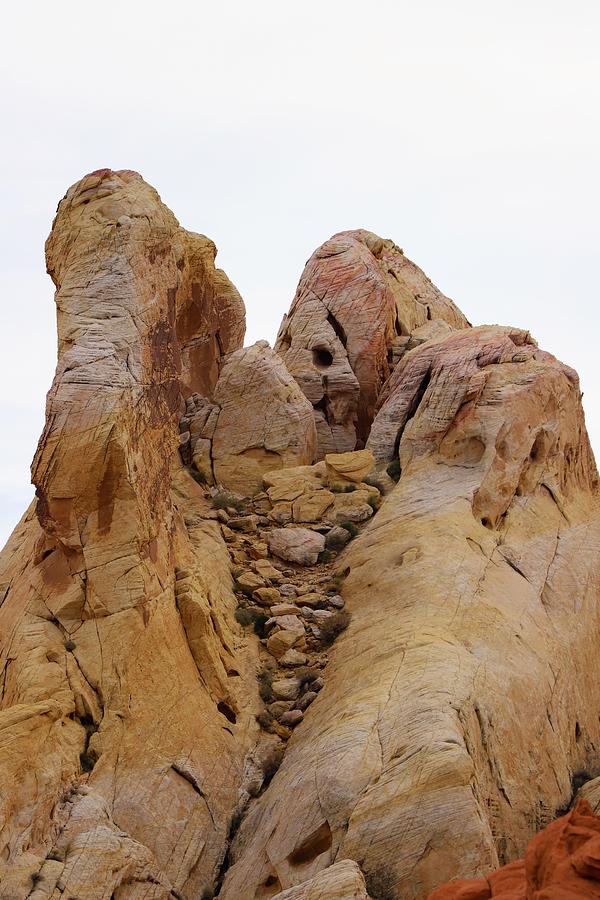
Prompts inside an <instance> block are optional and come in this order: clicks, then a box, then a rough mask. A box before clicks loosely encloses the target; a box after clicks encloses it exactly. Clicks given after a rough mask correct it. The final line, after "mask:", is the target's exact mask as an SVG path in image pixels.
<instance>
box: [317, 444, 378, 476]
mask: <svg viewBox="0 0 600 900" xmlns="http://www.w3.org/2000/svg"><path fill="white" fill-rule="evenodd" d="M325 464H326V466H327V481H328V483H329V484H332V483H335V482H339V481H340V480H345V481H351V482H354V483H359V482H361V481H364V480H365V478H366V477H367V475H368V474H369V472H371V471H372V469H373V466H374V464H375V457H374V456H373V453H372V452H371V451H370V450H352V451H349V452H348V453H328V454H327V455H326V457H325Z"/></svg>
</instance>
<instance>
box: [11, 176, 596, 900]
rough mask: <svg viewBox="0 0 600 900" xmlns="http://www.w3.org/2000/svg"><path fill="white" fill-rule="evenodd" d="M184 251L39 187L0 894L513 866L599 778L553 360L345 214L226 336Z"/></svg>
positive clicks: (314, 894)
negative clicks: (46, 311) (39, 286)
mask: <svg viewBox="0 0 600 900" xmlns="http://www.w3.org/2000/svg"><path fill="white" fill-rule="evenodd" d="M215 252H216V251H215V247H214V245H213V244H212V242H211V241H210V240H208V238H205V237H203V236H201V235H196V234H193V233H190V232H187V231H185V230H184V229H183V228H181V227H180V225H179V223H178V222H177V220H176V219H175V217H174V216H173V214H172V213H171V212H170V211H169V210H168V209H167V208H166V207H165V206H164V205H163V203H162V202H161V200H160V198H159V196H158V194H157V193H156V191H155V190H154V189H153V188H151V187H150V186H149V185H148V184H146V182H144V180H143V179H142V178H141V176H139V175H138V174H137V173H135V172H130V171H119V172H113V171H111V170H108V169H106V170H100V171H98V172H94V173H92V174H90V175H87V176H86V177H85V178H83V179H82V180H81V181H80V182H78V183H77V184H75V185H74V186H73V187H72V188H70V189H69V191H68V192H67V194H66V196H65V198H64V199H63V200H62V201H61V203H60V204H59V208H58V212H57V216H56V219H55V221H54V225H53V228H52V233H51V235H50V237H49V239H48V243H47V263H48V271H49V273H50V274H51V276H52V278H53V280H54V283H55V285H56V306H57V317H58V350H59V353H58V365H57V371H56V376H55V379H54V382H53V384H52V387H51V389H50V392H49V394H48V402H47V411H46V422H45V426H44V431H43V433H42V436H41V439H40V443H39V446H38V449H37V452H36V455H35V459H34V461H33V466H32V478H33V482H34V484H35V486H36V495H37V496H36V500H35V501H34V503H33V504H32V506H31V507H30V509H29V510H28V511H27V512H26V514H25V515H24V517H23V519H22V520H21V522H20V523H19V525H18V526H17V528H16V529H15V531H14V533H13V535H12V537H11V538H10V540H9V542H8V544H7V546H6V548H5V549H4V551H3V552H2V554H1V555H0V653H1V656H0V672H1V684H2V692H1V695H0V883H1V885H2V887H1V889H0V893H1V895H2V897H3V898H4V897H6V898H7V900H25V898H32V900H59V898H60V897H77V898H78V900H98V898H106V900H110V898H112V897H114V898H118V900H142V898H144V900H147V898H150V900H166V898H184V900H198V898H208V897H211V896H217V895H218V896H219V898H220V900H264V898H267V897H276V896H280V897H281V900H284V898H285V900H347V898H355V900H369V898H372V900H378V898H381V897H386V900H387V898H393V897H396V898H410V900H424V898H426V897H428V895H429V894H430V893H431V892H432V891H435V890H436V889H438V888H440V886H442V885H444V884H445V883H446V882H449V881H451V880H453V879H463V880H465V879H467V880H468V879H480V880H481V879H482V878H485V879H487V881H486V882H484V885H485V884H486V883H487V884H489V885H491V886H495V885H496V884H500V880H498V879H501V878H502V877H504V875H506V873H507V872H509V874H510V872H513V873H517V875H518V877H519V878H521V882H522V880H523V877H524V875H523V873H524V869H523V866H522V865H521V864H520V863H516V862H515V861H516V860H518V859H520V858H521V857H522V856H523V855H524V854H525V851H526V847H527V844H528V842H529V841H530V840H531V838H532V837H533V836H534V835H535V834H536V832H538V831H540V830H541V829H542V828H543V827H544V826H545V825H547V824H548V823H549V822H551V821H552V820H553V819H554V818H555V816H556V815H557V813H558V812H559V811H561V810H564V809H566V808H568V806H569V804H570V802H571V799H572V792H573V777H574V776H573V773H576V772H579V771H585V772H588V773H589V774H590V777H591V776H592V775H598V771H599V770H598V767H597V759H596V753H597V750H596V748H597V747H598V746H599V744H600V722H599V718H598V709H599V708H600V687H599V685H600V677H599V675H600V672H599V658H600V657H599V654H598V648H597V643H598V638H597V636H598V632H599V630H600V613H599V608H600V607H599V603H598V599H599V597H600V509H599V494H598V477H597V472H596V467H595V463H594V459H593V455H592V452H591V449H590V446H589V442H588V438H587V434H586V430H585V423H584V418H583V411H582V408H581V394H580V389H579V383H578V379H577V375H576V373H575V372H574V371H573V370H572V369H570V368H568V367H567V366H565V365H563V364H562V363H560V362H558V361H557V360H556V359H555V358H554V357H553V356H551V355H550V354H548V353H545V352H544V351H543V350H541V349H540V348H539V347H538V346H537V344H536V342H535V340H534V339H533V338H532V337H531V335H530V334H529V332H527V331H523V330H521V329H517V328H510V327H500V326H482V327H476V328H471V327H470V325H469V323H468V322H467V321H466V319H465V318H464V317H463V316H462V314H461V313H460V312H459V310H458V309H457V308H456V307H455V306H454V304H453V303H452V302H451V301H450V300H448V299H447V298H446V297H444V296H443V295H442V294H441V293H440V292H439V291H438V290H437V289H436V288H435V287H434V286H433V285H432V284H431V282H430V281H429V280H428V279H427V278H426V277H425V275H424V274H423V273H422V272H421V270H420V269H418V268H417V267H416V266H415V265H414V264H413V263H411V262H410V261H409V260H407V259H406V257H404V255H403V254H402V251H400V250H399V249H398V248H397V247H396V246H395V245H394V244H393V243H392V242H391V241H384V240H382V239H381V238H378V237H376V236H375V235H373V234H371V233H370V232H366V231H353V232H342V233H340V234H338V235H336V236H335V237H334V238H332V239H331V240H330V241H327V242H326V243H325V244H324V245H323V246H322V247H321V248H319V250H317V251H316V253H315V254H314V255H313V257H311V259H310V260H309V262H308V264H307V266H306V268H305V270H304V273H303V275H302V278H301V281H300V285H299V287H298V292H297V295H296V298H295V300H294V303H293V305H292V308H291V310H290V313H289V315H288V316H287V317H285V319H284V323H283V325H282V328H281V331H280V334H279V337H278V340H277V344H276V347H275V349H274V350H272V349H271V348H270V347H269V345H268V344H267V343H266V342H264V341H259V342H257V343H256V344H254V345H252V346H251V347H246V348H243V347H242V342H243V335H244V326H245V317H244V307H243V303H242V301H241V298H240V297H239V294H238V293H237V291H236V290H235V288H234V287H233V285H232V284H231V283H230V282H229V280H228V279H227V277H226V275H225V274H224V273H223V272H221V271H220V270H218V269H216V268H215ZM594 766H595V767H596V768H594ZM597 780H598V779H594V780H589V783H588V784H587V785H586V786H585V787H584V788H583V789H582V795H583V796H585V797H587V798H588V799H589V801H590V802H591V803H592V804H593V806H594V808H596V806H597V805H598V793H599V791H598V785H597V783H596V782H597ZM567 819H568V821H567V820H564V821H563V820H559V822H563V824H562V825H560V824H558V823H556V824H555V825H552V826H551V827H550V828H549V829H548V831H547V832H545V833H544V834H545V835H546V837H543V836H542V837H540V839H539V842H538V843H536V841H537V839H536V841H534V843H533V844H532V845H531V846H532V847H533V846H535V847H537V848H538V850H539V853H538V851H537V850H536V851H535V852H536V853H538V855H537V856H535V858H536V859H537V860H538V861H540V860H541V862H540V865H539V867H538V869H539V872H541V873H542V874H543V873H544V872H551V871H554V870H553V869H552V865H554V863H555V862H556V863H557V865H558V864H559V863H560V866H562V865H563V863H564V864H565V865H568V866H571V868H572V869H573V870H574V871H576V872H577V875H578V877H579V876H581V877H582V878H583V877H585V878H587V879H588V881H589V880H590V879H591V875H590V874H589V872H590V871H592V869H591V868H590V867H592V868H593V865H595V862H594V860H595V859H596V857H595V856H594V852H595V850H594V847H595V843H594V841H596V836H595V831H596V830H597V826H596V825H594V824H592V820H593V817H592V813H591V811H590V810H589V808H587V807H584V806H580V807H578V808H577V810H576V811H575V812H574V813H573V814H572V815H571V816H570V817H567ZM583 820H585V821H583ZM593 821H597V820H593ZM565 822H566V824H565ZM568 829H571V831H569V834H570V835H571V837H569V840H571V838H573V840H575V837H573V835H575V833H576V837H577V840H579V839H580V838H581V836H582V835H586V836H587V837H586V842H584V843H586V847H587V849H585V848H584V847H583V844H582V845H581V847H579V846H578V847H577V848H575V850H573V847H572V846H571V845H569V846H570V847H571V849H570V850H569V853H568V854H567V855H566V856H565V854H563V856H562V857H560V859H559V856H560V854H559V853H558V851H557V849H556V848H558V847H559V846H560V847H564V841H563V837H564V836H565V835H566V834H567V831H568ZM587 838H589V841H587ZM561 841H562V843H561ZM545 847H547V848H550V851H551V852H550V855H549V856H547V857H546V856H545V850H544V848H545ZM580 851H581V852H580ZM527 852H528V857H527V858H529V857H530V854H531V852H532V851H531V850H529V851H527ZM561 852H562V850H561ZM596 856H597V854H596ZM563 857H564V858H563ZM544 860H546V861H544ZM546 862H548V865H546ZM542 863H543V864H542ZM550 863H552V865H550ZM506 864H509V866H508V869H506V868H503V867H504V866H505V865H506ZM511 865H512V869H511V868H510V866H511ZM536 865H537V863H536ZM577 866H583V868H581V870H579V869H577ZM586 866H587V869H586V868H585V867H586ZM526 869H527V866H525V870H526ZM495 870H498V873H497V876H496V875H494V876H489V878H488V875H489V873H490V872H493V871H495ZM556 871H557V872H559V874H560V873H561V872H562V871H563V870H560V869H559V868H557V869H556ZM501 873H504V875H501ZM526 874H527V873H526ZM563 874H564V873H563ZM527 877H529V875H528V874H527ZM544 877H545V876H544ZM494 879H495V880H494ZM561 879H563V880H562V881H561ZM521 882H519V885H517V887H518V890H521V888H522V887H523V885H522V883H521ZM567 883H568V882H566V881H565V880H564V878H563V875H562V874H560V878H559V879H558V880H557V881H556V884H558V885H559V888H558V889H559V890H562V889H563V888H564V887H565V885H566V884H567ZM590 883H591V882H590ZM547 885H550V886H554V882H552V881H551V880H550V881H547V884H546V882H543V887H544V888H545V887H546V886H547ZM537 887H538V885H536V889H537ZM570 887H571V884H570V883H569V888H570ZM455 888H456V885H455V886H454V887H448V888H445V887H444V888H441V889H442V891H446V893H442V894H440V895H439V896H440V898H441V897H446V896H447V897H457V898H458V897H459V896H461V897H462V896H463V895H464V896H465V897H466V896H467V895H466V894H464V890H466V891H467V893H468V892H469V891H471V893H469V894H468V896H469V897H471V896H472V897H475V896H479V894H476V893H473V891H476V890H480V888H481V889H483V888H482V882H481V881H479V882H475V885H474V886H473V885H470V884H467V883H463V885H462V886H460V890H463V889H464V890H463V894H457V893H456V890H458V888H456V890H455ZM486 890H487V888H486ZM490 890H491V888H490ZM448 891H450V893H448ZM452 891H454V893H452ZM521 894H522V890H521ZM521 894H519V893H517V894H515V895H514V896H515V898H516V897H517V896H521ZM481 896H482V898H483V896H484V895H483V894H481ZM485 896H494V893H493V891H492V893H491V894H489V893H488V894H486V895H485ZM509 896H512V895H510V894H509ZM583 896H587V895H586V894H583ZM590 896H593V894H591V895H590Z"/></svg>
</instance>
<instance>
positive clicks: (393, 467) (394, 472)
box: [385, 459, 401, 481]
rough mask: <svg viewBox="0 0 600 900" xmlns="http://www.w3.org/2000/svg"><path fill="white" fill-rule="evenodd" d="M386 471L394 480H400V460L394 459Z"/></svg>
mask: <svg viewBox="0 0 600 900" xmlns="http://www.w3.org/2000/svg"><path fill="white" fill-rule="evenodd" d="M385 471H386V472H387V473H388V475H389V476H390V478H391V479H392V481H399V480H400V471H401V470H400V460H399V459H393V460H392V461H391V463H390V464H389V466H388V467H387V469H386V470H385Z"/></svg>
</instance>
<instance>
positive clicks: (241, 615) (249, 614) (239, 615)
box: [233, 606, 256, 626]
mask: <svg viewBox="0 0 600 900" xmlns="http://www.w3.org/2000/svg"><path fill="white" fill-rule="evenodd" d="M233 615H234V617H235V621H236V622H239V623H240V625H244V626H246V625H252V623H253V622H254V618H255V615H256V614H255V613H254V612H253V611H252V610H251V609H245V608H244V607H242V606H238V608H237V609H236V611H235V612H234V614H233Z"/></svg>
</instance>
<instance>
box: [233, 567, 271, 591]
mask: <svg viewBox="0 0 600 900" xmlns="http://www.w3.org/2000/svg"><path fill="white" fill-rule="evenodd" d="M237 587H238V589H239V590H240V591H243V592H244V593H245V594H252V593H253V592H254V591H256V590H258V588H262V587H265V580H264V578H261V577H260V575H257V574H256V572H249V571H246V572H242V574H241V575H238V577H237Z"/></svg>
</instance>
